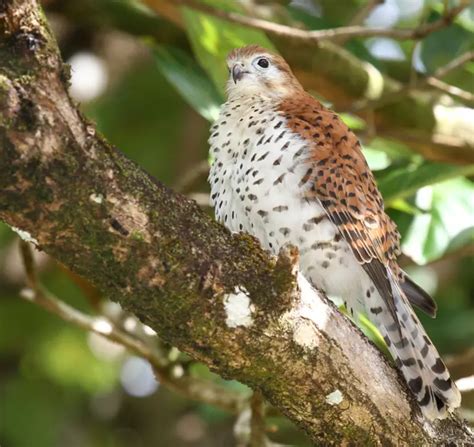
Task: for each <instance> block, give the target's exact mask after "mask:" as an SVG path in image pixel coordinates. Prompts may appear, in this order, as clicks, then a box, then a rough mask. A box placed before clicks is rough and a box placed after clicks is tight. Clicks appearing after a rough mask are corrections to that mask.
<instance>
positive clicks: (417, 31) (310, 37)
mask: <svg viewBox="0 0 474 447" xmlns="http://www.w3.org/2000/svg"><path fill="white" fill-rule="evenodd" d="M158 1H161V0H158ZM172 1H173V2H174V3H175V4H178V5H181V6H189V7H191V8H193V9H195V10H196V11H201V12H203V13H205V14H209V15H212V16H214V17H219V18H221V19H224V20H227V21H229V22H233V23H237V24H239V25H243V26H247V27H250V28H254V29H258V30H261V31H264V32H266V33H269V34H273V35H275V36H278V37H279V38H285V39H295V40H304V41H305V42H307V43H311V44H316V45H317V44H319V43H320V42H322V41H323V40H333V41H337V40H338V39H353V38H360V37H389V38H391V39H397V40H410V39H413V40H419V39H423V38H424V37H426V36H428V35H429V34H431V33H434V32H436V31H439V30H440V29H442V28H445V27H447V26H449V25H450V24H451V23H452V22H453V20H454V19H455V18H456V17H457V15H458V14H459V13H461V12H462V11H463V10H464V9H465V8H467V6H469V3H470V0H461V1H460V4H459V5H458V6H456V7H453V8H451V9H449V10H447V11H445V13H444V14H443V16H442V17H441V18H440V19H438V20H436V21H434V22H431V23H426V24H423V25H420V26H419V27H417V28H413V29H410V28H407V29H402V28H400V29H394V28H367V27H365V26H358V25H352V26H344V27H340V28H331V29H324V30H316V31H308V30H303V29H299V28H293V27H291V26H287V25H281V24H279V23H274V22H269V21H267V20H263V19H258V18H255V17H248V16H245V15H242V14H238V13H235V12H232V11H224V10H223V9H218V8H213V7H212V6H209V5H207V4H206V3H203V2H201V1H199V0H172Z"/></svg>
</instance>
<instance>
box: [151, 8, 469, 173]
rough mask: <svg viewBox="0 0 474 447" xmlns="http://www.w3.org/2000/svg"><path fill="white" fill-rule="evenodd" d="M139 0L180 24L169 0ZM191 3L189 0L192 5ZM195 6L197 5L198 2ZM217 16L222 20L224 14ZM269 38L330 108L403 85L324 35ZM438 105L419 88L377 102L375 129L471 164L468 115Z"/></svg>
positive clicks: (430, 155)
mask: <svg viewBox="0 0 474 447" xmlns="http://www.w3.org/2000/svg"><path fill="white" fill-rule="evenodd" d="M143 2H144V3H146V4H147V5H148V6H150V8H152V9H153V10H154V11H156V13H157V14H158V15H160V16H161V17H164V18H166V19H168V20H171V21H172V22H173V23H175V24H176V25H177V26H180V27H181V28H183V29H184V24H183V21H182V18H181V15H180V11H179V7H178V6H177V3H175V2H174V1H173V0H143ZM197 3H198V2H196V1H193V4H197ZM189 5H191V4H189ZM199 5H203V4H202V3H200V2H199ZM205 7H208V6H205ZM223 13H225V11H223ZM222 19H224V20H225V16H222ZM270 23H272V22H270ZM423 26H425V25H422V27H423ZM270 37H271V38H272V41H273V42H274V43H275V44H276V46H277V47H278V49H279V50H280V52H281V54H282V55H283V56H284V57H285V59H286V60H287V61H288V62H289V64H290V66H291V67H292V69H293V70H294V72H295V74H296V76H297V77H298V79H299V80H300V81H301V82H302V84H303V85H304V86H305V88H306V89H307V90H314V91H317V92H318V93H320V94H322V95H323V96H325V97H326V98H327V99H328V100H330V101H331V102H332V103H333V104H334V108H335V109H336V110H348V109H351V108H352V105H353V103H354V102H355V101H362V102H364V101H365V100H367V101H377V100H378V99H380V98H382V97H385V96H387V95H391V94H393V92H396V91H398V90H400V88H403V86H402V84H401V83H399V82H398V81H395V80H393V79H391V78H389V77H388V76H385V75H384V74H382V73H381V72H380V71H378V70H377V69H376V68H375V67H374V66H372V65H370V64H367V63H365V62H363V61H360V60H359V59H357V58H356V57H355V56H354V55H352V54H350V53H349V52H348V51H347V50H345V49H344V48H341V47H340V46H338V45H335V44H334V43H333V42H331V41H329V40H323V41H321V42H320V43H319V45H317V46H315V45H314V44H313V43H311V42H309V43H308V42H307V41H305V40H295V39H288V38H287V37H284V36H283V37H281V36H279V35H277V34H270ZM316 67H317V69H316ZM438 104H439V97H438V96H437V94H436V93H431V95H430V97H429V98H428V97H427V94H426V93H425V92H417V91H411V92H409V94H407V95H405V96H403V97H402V98H401V100H400V101H398V102H397V103H396V106H392V107H380V108H377V110H375V111H374V113H373V122H374V124H375V125H376V130H377V134H378V135H379V136H381V137H388V138H391V137H393V135H396V136H397V138H398V139H399V140H400V141H402V142H404V143H406V144H407V145H409V146H410V147H411V148H412V149H413V150H415V151H417V152H419V153H420V154H422V155H423V157H425V158H426V159H428V160H433V161H441V162H447V163H456V164H471V163H474V120H473V119H461V118H460V117H461V116H463V117H465V116H466V114H465V111H464V110H463V111H461V110H459V107H456V106H445V105H442V106H441V107H442V108H443V114H442V117H440V115H439V114H438V113H437V109H436V107H437V106H438ZM369 113H372V112H369ZM472 113H473V114H474V110H473V111H472ZM359 114H360V115H361V116H362V117H363V118H367V112H366V111H364V110H361V111H360V113H359ZM447 114H449V115H451V116H452V120H448V121H450V125H449V126H446V125H445V121H446V115H447Z"/></svg>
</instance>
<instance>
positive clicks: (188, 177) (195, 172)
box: [173, 160, 209, 192]
mask: <svg viewBox="0 0 474 447" xmlns="http://www.w3.org/2000/svg"><path fill="white" fill-rule="evenodd" d="M208 173H209V162H208V161H207V160H203V161H200V162H199V163H197V164H196V165H194V166H192V167H191V169H189V170H188V171H187V172H185V173H184V174H183V176H182V177H181V178H180V179H179V180H178V181H177V182H176V183H175V185H174V187H173V189H174V190H175V191H178V192H185V191H186V189H187V188H189V186H191V185H192V184H193V183H194V182H195V181H197V180H199V179H200V178H201V177H203V176H205V175H207V174H208Z"/></svg>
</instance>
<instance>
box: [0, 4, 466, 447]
mask: <svg viewBox="0 0 474 447" xmlns="http://www.w3.org/2000/svg"><path fill="white" fill-rule="evenodd" d="M42 3H43V7H44V8H45V12H46V15H47V18H48V20H49V22H50V24H51V27H52V30H53V32H54V33H55V35H56V37H57V39H58V42H59V46H60V49H61V52H62V55H63V58H64V60H65V61H67V62H68V63H69V64H70V65H71V76H72V77H71V89H70V92H71V95H72V96H73V98H74V99H75V100H76V101H77V102H78V103H79V104H80V107H81V109H82V110H83V112H84V114H85V115H86V116H87V117H88V118H90V120H92V121H94V122H95V123H96V124H97V127H98V129H99V130H100V132H102V133H103V134H104V135H105V136H106V138H107V139H108V140H109V141H111V142H112V143H114V144H115V145H116V146H117V147H118V148H119V149H120V150H121V151H123V152H124V153H126V154H127V156H128V157H130V158H131V159H133V160H135V161H136V162H137V163H138V164H139V165H141V166H143V167H144V168H145V169H146V170H147V171H148V172H150V173H151V174H152V175H153V176H155V177H156V178H157V179H159V180H160V181H162V182H164V183H165V184H167V185H169V186H170V187H173V188H175V189H177V190H180V191H181V192H183V193H185V194H188V195H190V196H191V197H193V198H194V199H196V200H197V201H198V203H199V204H200V205H202V206H203V207H204V208H205V209H206V210H207V211H208V212H209V213H211V210H210V209H209V207H208V198H207V193H208V188H207V184H206V175H207V169H208V163H209V160H208V155H207V149H208V148H207V142H206V140H207V137H208V129H209V123H210V121H212V120H213V119H214V118H215V117H216V116H217V113H218V110H219V104H220V103H221V102H222V101H223V91H224V90H223V87H224V80H225V76H226V67H225V63H224V58H225V54H226V52H227V51H228V50H229V49H231V48H232V47H235V46H242V45H244V44H247V43H260V44H263V45H265V46H267V47H273V48H276V49H277V50H278V51H281V52H282V54H284V55H285V56H287V55H292V56H293V58H294V59H290V63H291V64H292V66H294V68H295V71H296V73H297V74H298V76H299V77H300V79H302V80H303V82H304V84H305V86H306V87H307V88H308V89H310V91H311V92H312V93H313V94H315V95H316V96H317V97H318V98H319V99H321V100H322V101H324V102H325V103H326V104H327V105H329V106H331V107H333V108H334V109H335V110H336V111H338V112H339V113H343V117H344V119H345V120H346V122H347V124H348V125H349V126H350V127H352V129H353V130H354V131H356V132H357V133H358V134H359V136H360V138H361V140H362V142H363V144H364V147H365V149H364V150H365V154H366V157H367V159H368V161H369V164H370V166H371V168H372V169H373V170H374V172H375V174H376V177H377V180H378V182H379V185H380V188H381V190H382V192H383V194H384V196H385V200H386V203H387V207H388V212H389V214H390V215H391V216H392V218H393V219H394V220H395V221H396V222H397V224H398V226H399V229H400V232H401V234H402V242H403V256H402V260H401V262H402V264H403V265H404V267H405V268H406V270H407V271H408V272H409V273H410V274H411V276H412V277H413V278H414V279H415V280H416V281H417V282H418V283H419V284H420V285H422V286H423V287H424V288H425V289H426V290H427V291H429V292H430V293H432V294H433V295H434V297H435V298H436V301H437V302H438V306H439V310H438V317H437V318H436V319H435V320H432V319H429V318H425V317H424V315H421V319H422V322H423V324H424V326H425V328H426V329H427V332H428V333H429V334H430V336H431V338H432V339H433V341H434V343H435V345H436V346H437V347H438V348H439V350H440V352H441V353H442V355H443V356H444V358H445V359H446V361H447V363H448V365H449V368H450V370H451V372H452V375H453V376H454V378H455V379H463V380H462V381H461V382H460V386H461V388H463V389H464V390H465V391H464V392H463V408H462V412H463V415H464V416H465V417H466V418H467V419H468V420H470V421H471V423H474V391H473V389H474V258H473V253H474V186H473V182H472V181H473V179H474V156H473V154H474V149H473V147H474V142H473V138H474V137H473V135H474V110H473V108H472V107H473V106H474V100H473V99H474V60H473V58H472V53H469V51H471V52H472V51H473V50H474V34H473V33H474V6H472V5H471V6H469V7H467V8H465V9H464V10H463V11H462V12H461V13H460V14H459V15H458V16H457V17H456V19H455V20H454V22H453V23H451V24H446V26H443V27H441V28H440V29H439V30H437V31H436V32H433V33H429V34H428V35H427V36H426V37H425V38H424V39H421V40H419V41H415V40H410V39H408V40H395V39H392V38H388V37H371V38H357V39H351V40H344V39H339V40H338V41H334V42H333V43H331V44H329V45H328V46H327V47H324V46H323V47H322V48H319V49H317V50H316V49H315V47H314V46H311V45H308V46H303V45H298V46H297V49H296V50H295V49H294V47H292V46H291V45H293V44H292V43H290V42H289V41H287V40H285V39H283V38H281V37H277V36H272V35H268V36H266V35H265V34H263V33H262V32H261V31H258V30H255V29H250V28H243V27H240V26H237V25H236V24H233V23H230V22H228V21H225V20H219V19H216V18H215V17H213V16H211V15H205V14H203V13H202V12H199V11H197V10H195V9H193V8H178V7H176V5H175V4H174V2H172V1H167V0H159V1H158V0H155V1H153V0H150V1H146V2H145V3H146V4H145V3H142V2H140V1H135V0H82V1H77V0H43V2H42ZM197 3H199V2H197ZM205 3H206V4H207V5H210V6H212V7H216V8H223V9H224V10H235V11H239V12H242V13H244V14H246V15H247V16H253V17H257V16H258V17H261V18H264V19H266V20H269V21H275V22H279V23H283V24H286V25H290V26H296V27H305V28H307V29H326V28H333V27H339V26H346V25H349V24H351V25H362V26H364V25H365V26H368V27H381V28H391V27H401V28H416V27H418V26H423V25H426V24H430V23H433V22H436V21H437V20H440V19H441V18H442V16H443V14H445V11H446V10H447V9H448V10H449V8H455V7H456V6H457V5H459V1H441V0H439V1H437V0H385V1H370V0H369V1H367V0H338V1H337V2H335V1H330V0H293V1H257V0H243V1H225V0H209V1H206V2H205ZM319 54H320V55H321V62H320V63H318V61H317V60H316V61H315V58H316V57H317V56H318V55H319ZM465 54H467V55H469V54H471V57H467V58H466V60H464V61H463V63H462V64H459V65H458V66H457V67H454V68H453V69H451V70H447V71H446V73H443V72H442V71H439V70H440V69H443V67H446V66H447V64H449V63H450V61H453V60H456V58H458V57H460V56H462V55H465ZM341 61H342V62H341ZM368 64H370V65H368ZM367 67H369V68H367ZM338 70H339V71H338ZM448 71H449V72H448ZM360 73H369V77H370V79H369V81H367V82H366V85H362V84H363V81H364V79H365V78H364V76H362V75H361V74H360ZM431 75H433V76H434V75H442V77H443V78H442V79H437V78H436V77H434V78H433V79H435V81H432V82H427V81H426V80H427V79H429V76H431ZM365 76H367V75H365ZM359 78H361V79H362V78H363V80H362V81H361V79H359ZM436 80H438V81H440V82H441V84H437V83H436ZM364 82H365V81H364ZM361 85H362V86H361ZM369 87H370V88H369ZM369 90H370V91H369ZM364 94H365V96H364ZM381 98H382V99H381ZM18 245H19V244H18V236H17V235H16V234H15V233H14V232H13V231H12V230H11V229H10V228H8V227H7V226H5V225H3V224H2V223H0V445H1V446H2V447H31V446H32V445H34V446H35V447H59V446H66V445H67V446H69V447H99V446H100V447H105V446H106V447H129V446H134V447H142V446H143V447H145V446H146V447H148V446H156V447H159V446H177V447H180V446H183V447H184V446H194V447H197V446H203V447H207V446H209V447H212V446H233V445H244V444H243V442H244V441H242V439H244V438H245V435H242V433H239V430H240V431H241V427H240V428H239V424H237V426H236V420H237V419H238V415H235V414H229V413H227V412H225V411H223V410H222V409H218V408H215V407H213V406H210V405H207V404H205V403H200V402H196V401H193V400H190V399H187V398H186V396H184V395H181V394H179V393H176V392H174V391H171V390H169V389H168V388H167V387H166V386H164V385H160V383H159V382H157V381H156V380H155V377H154V374H153V371H152V369H151V367H150V366H149V364H148V363H147V362H146V361H145V360H143V359H141V358H139V357H137V356H135V355H133V354H130V353H128V352H127V351H126V349H125V348H124V347H122V346H120V345H118V344H113V343H111V342H109V341H107V340H105V339H104V338H102V337H100V336H99V335H96V334H92V333H88V332H86V331H83V330H81V329H79V328H77V327H75V326H74V325H71V324H68V323H66V322H64V321H62V320H61V319H60V318H58V317H57V316H54V315H51V314H50V313H48V312H46V311H45V310H43V309H41V308H39V307H37V306H35V305H33V304H32V303H30V302H27V301H26V300H23V299H22V298H20V297H19V294H20V291H21V289H22V288H23V287H24V284H25V275H24V272H23V267H22V263H21V258H20V254H19V250H18ZM35 261H36V263H37V268H38V270H39V272H40V275H41V280H42V282H43V284H44V285H45V286H46V287H47V288H48V290H50V291H51V292H52V293H54V294H55V295H56V296H57V297H58V298H59V299H61V300H63V301H65V302H66V303H68V304H69V305H71V306H74V307H75V308H77V309H79V310H80V311H82V312H84V313H87V314H90V315H95V316H97V315H103V316H104V317H106V318H107V320H108V321H112V322H113V323H114V324H116V325H119V326H120V327H121V328H123V329H124V330H125V331H130V332H134V331H135V332H136V331H139V332H140V331H141V332H140V333H141V334H142V335H143V337H145V338H146V340H147V343H156V344H158V345H159V344H160V342H159V341H157V340H156V337H154V335H153V332H152V331H150V330H148V329H147V328H143V327H141V325H140V324H139V323H138V322H137V321H136V320H134V319H133V317H131V316H129V315H126V314H123V312H121V310H120V309H119V308H118V307H117V306H116V305H114V304H113V303H111V302H109V301H108V300H107V299H106V297H103V296H101V295H100V293H99V292H98V291H97V290H94V289H93V288H92V287H91V286H90V285H89V284H87V283H85V282H84V281H83V280H82V279H80V278H77V277H75V276H74V275H73V274H72V273H70V272H68V271H67V270H65V269H64V268H63V267H62V266H60V265H58V264H57V263H56V262H55V261H54V260H53V259H50V258H49V257H48V256H47V255H45V254H44V253H35ZM137 328H139V329H137ZM364 329H365V330H366V331H367V333H368V334H369V336H373V334H372V333H371V331H372V330H371V328H370V326H367V327H366V328H364ZM160 349H162V350H163V352H165V355H166V356H167V358H168V359H172V360H170V361H169V365H172V367H173V371H172V372H171V374H175V375H176V376H177V377H180V376H182V375H188V376H191V377H197V378H200V379H204V380H208V381H213V382H215V383H218V384H220V385H222V386H223V387H225V388H227V389H230V390H233V391H236V392H240V393H243V394H247V395H248V394H249V390H248V389H247V388H246V387H244V386H243V385H240V384H238V383H235V382H225V381H223V380H221V379H219V378H218V377H216V376H215V375H213V374H212V373H210V372H209V371H208V370H207V368H205V367H204V366H202V365H199V364H196V363H194V362H193V361H192V360H191V359H189V358H187V357H186V356H184V355H182V354H181V353H179V352H177V351H176V349H173V348H172V347H169V346H161V345H160ZM469 390H470V391H469ZM240 422H242V421H240ZM241 425H242V424H241ZM267 425H268V430H269V437H270V438H271V439H272V440H273V441H274V442H278V443H280V444H289V445H298V446H305V445H309V442H308V441H307V439H306V438H305V436H304V435H303V434H302V433H300V432H299V431H298V430H297V429H296V428H295V427H294V426H293V425H292V424H291V423H290V422H288V421H287V420H286V419H285V418H283V417H281V416H278V415H272V417H269V418H268V419H267ZM236 427H237V432H238V433H237V435H234V431H236ZM244 431H245V430H244ZM239 439H241V440H240V441H239Z"/></svg>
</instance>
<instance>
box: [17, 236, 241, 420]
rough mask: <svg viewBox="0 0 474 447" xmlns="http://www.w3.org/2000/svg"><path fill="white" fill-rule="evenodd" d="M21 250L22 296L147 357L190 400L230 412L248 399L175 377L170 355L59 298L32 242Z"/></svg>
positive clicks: (163, 380) (161, 378) (162, 380)
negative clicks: (41, 273)
mask: <svg viewBox="0 0 474 447" xmlns="http://www.w3.org/2000/svg"><path fill="white" fill-rule="evenodd" d="M20 250H21V255H22V260H23V265H24V267H25V272H26V277H27V283H28V286H29V288H27V289H23V290H22V291H21V293H20V296H21V297H22V298H24V299H26V300H28V301H31V302H33V303H35V304H36V305H38V306H40V307H42V308H43V309H45V310H47V311H48V312H50V313H52V314H54V315H56V316H57V317H59V318H61V319H62V320H64V321H66V322H68V323H70V324H72V325H74V326H76V327H79V328H80V329H83V330H85V331H87V332H92V333H95V334H98V335H101V336H103V337H105V338H106V339H108V340H110V341H112V342H114V343H117V344H119V345H122V346H124V347H125V348H127V349H128V350H129V351H130V352H133V353H134V354H136V355H138V356H140V357H143V358H144V359H146V360H148V361H149V362H150V364H151V366H152V367H153V370H154V371H155V374H156V376H157V378H158V380H159V382H160V383H161V384H162V385H164V386H166V387H168V388H170V389H172V390H174V391H176V392H177V393H179V394H181V395H184V396H186V397H187V398H189V399H191V400H196V401H199V402H203V403H206V404H209V405H213V406H215V407H218V408H220V409H222V410H225V411H229V412H231V413H238V412H239V411H240V409H241V408H242V407H243V406H244V404H245V402H246V400H247V399H246V397H245V396H243V395H242V394H239V393H236V392H233V391H229V390H227V389H225V388H223V387H221V386H218V385H216V384H214V383H212V382H208V381H204V380H200V379H197V378H194V377H189V376H184V377H175V376H174V374H173V372H172V371H171V370H170V368H169V366H170V362H169V361H168V359H166V358H164V356H163V355H162V354H161V353H160V352H159V351H158V350H156V349H154V348H153V347H152V346H150V344H149V343H145V342H144V341H142V340H140V339H138V338H136V337H135V336H133V335H131V334H130V333H128V332H126V331H124V330H121V329H118V328H117V327H116V326H115V325H114V324H113V323H112V322H111V321H110V320H109V319H107V318H105V317H92V316H89V315H86V314H84V313H82V312H80V311H78V310H77V309H75V308H74V307H72V306H69V305H68V304H66V303H65V302H64V301H62V300H60V299H58V298H56V297H55V296H54V295H52V294H51V293H50V292H48V291H47V290H46V289H45V288H44V287H43V286H42V285H41V284H40V283H39V280H38V276H37V273H36V267H35V264H34V260H33V255H32V250H31V246H30V245H29V244H28V243H27V242H24V241H20Z"/></svg>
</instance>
